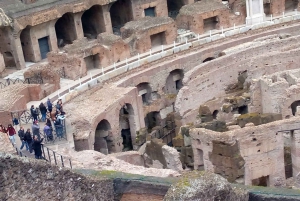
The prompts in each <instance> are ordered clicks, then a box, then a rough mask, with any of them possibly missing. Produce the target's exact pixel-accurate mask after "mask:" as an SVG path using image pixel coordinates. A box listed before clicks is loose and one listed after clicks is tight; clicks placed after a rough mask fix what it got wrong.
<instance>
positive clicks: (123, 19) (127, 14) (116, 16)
mask: <svg viewBox="0 0 300 201" xmlns="http://www.w3.org/2000/svg"><path fill="white" fill-rule="evenodd" d="M110 18H111V23H112V28H113V33H114V34H116V35H120V34H121V32H120V28H121V27H122V26H124V24H126V23H127V22H129V21H132V20H133V12H132V5H131V1H127V0H118V1H116V2H115V3H114V4H113V5H112V6H111V7H110Z"/></svg>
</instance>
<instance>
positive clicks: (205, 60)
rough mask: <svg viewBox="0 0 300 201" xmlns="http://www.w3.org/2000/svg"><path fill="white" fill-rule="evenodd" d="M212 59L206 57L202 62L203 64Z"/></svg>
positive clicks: (212, 58)
mask: <svg viewBox="0 0 300 201" xmlns="http://www.w3.org/2000/svg"><path fill="white" fill-rule="evenodd" d="M214 59H215V58H214V57H208V58H206V59H204V60H203V63H205V62H208V61H211V60H214Z"/></svg>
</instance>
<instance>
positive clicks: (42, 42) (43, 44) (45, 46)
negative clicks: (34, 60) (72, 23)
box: [38, 36, 50, 59]
mask: <svg viewBox="0 0 300 201" xmlns="http://www.w3.org/2000/svg"><path fill="white" fill-rule="evenodd" d="M38 43H39V47H40V53H41V58H42V59H45V58H47V53H48V52H50V47H49V43H48V36H47V37H44V38H40V39H38Z"/></svg>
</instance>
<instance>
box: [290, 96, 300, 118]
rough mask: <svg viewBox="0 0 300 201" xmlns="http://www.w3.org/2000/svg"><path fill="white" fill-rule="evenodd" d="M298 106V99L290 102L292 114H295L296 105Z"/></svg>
mask: <svg viewBox="0 0 300 201" xmlns="http://www.w3.org/2000/svg"><path fill="white" fill-rule="evenodd" d="M298 106H300V100H298V101H294V102H293V103H292V104H291V109H292V114H293V116H295V115H296V112H297V107H298Z"/></svg>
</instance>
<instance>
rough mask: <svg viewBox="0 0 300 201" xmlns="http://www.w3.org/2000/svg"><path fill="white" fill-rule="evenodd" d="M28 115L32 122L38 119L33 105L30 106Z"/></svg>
mask: <svg viewBox="0 0 300 201" xmlns="http://www.w3.org/2000/svg"><path fill="white" fill-rule="evenodd" d="M30 113H31V116H32V118H33V121H36V120H37V117H38V111H37V109H36V108H34V105H32V106H31V108H30Z"/></svg>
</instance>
